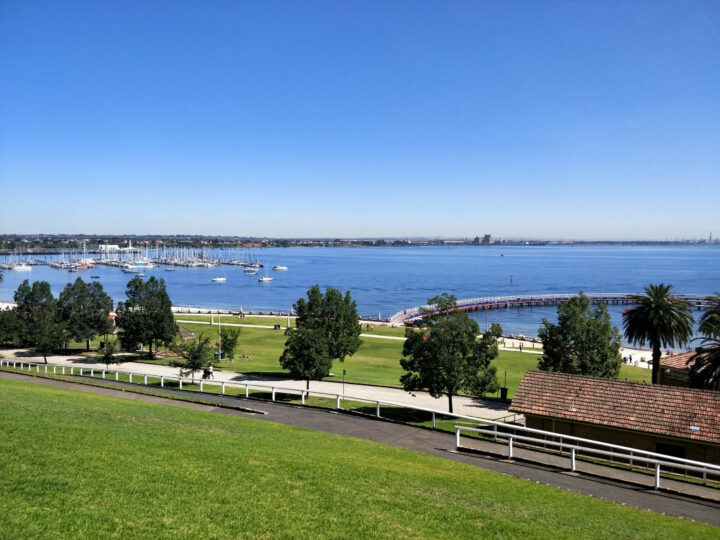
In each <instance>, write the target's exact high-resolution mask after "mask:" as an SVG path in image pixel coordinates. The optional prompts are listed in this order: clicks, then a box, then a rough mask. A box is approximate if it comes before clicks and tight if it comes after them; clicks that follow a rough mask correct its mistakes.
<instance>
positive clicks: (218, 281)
mask: <svg viewBox="0 0 720 540" xmlns="http://www.w3.org/2000/svg"><path fill="white" fill-rule="evenodd" d="M212 280H213V281H214V282H215V283H225V282H226V281H227V278H226V277H214V278H212Z"/></svg>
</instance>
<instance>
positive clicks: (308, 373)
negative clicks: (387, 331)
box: [280, 285, 360, 388]
mask: <svg viewBox="0 0 720 540" xmlns="http://www.w3.org/2000/svg"><path fill="white" fill-rule="evenodd" d="M293 309H294V310H295V312H296V314H297V319H296V323H295V326H296V327H295V328H288V329H287V330H286V331H285V336H286V341H285V350H284V351H283V354H282V356H281V357H280V365H281V366H283V368H285V369H288V370H289V371H290V373H291V374H292V375H293V376H294V377H297V378H300V379H305V380H306V381H307V384H308V388H309V387H310V379H318V380H319V379H323V378H324V377H327V376H328V374H329V373H330V369H331V368H332V362H333V360H339V361H340V362H344V361H345V358H347V357H348V356H352V355H353V354H354V353H355V351H357V349H358V347H359V346H360V324H359V323H358V314H357V305H356V303H355V301H354V300H353V299H352V297H351V296H350V292H346V293H345V296H343V294H342V293H341V292H340V291H338V290H337V289H333V288H331V287H328V288H327V289H326V290H325V294H323V292H322V291H321V290H320V287H319V286H318V285H315V286H313V287H312V288H310V290H308V292H307V300H305V299H304V298H300V299H299V300H298V301H297V302H296V303H295V304H294V305H293Z"/></svg>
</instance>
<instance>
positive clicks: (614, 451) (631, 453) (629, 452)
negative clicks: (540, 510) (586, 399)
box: [455, 420, 720, 489]
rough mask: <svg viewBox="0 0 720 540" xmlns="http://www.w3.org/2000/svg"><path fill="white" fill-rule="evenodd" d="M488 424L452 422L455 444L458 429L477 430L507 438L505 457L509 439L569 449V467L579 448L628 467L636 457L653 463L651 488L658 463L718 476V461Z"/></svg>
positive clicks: (510, 449) (657, 483) (510, 452)
mask: <svg viewBox="0 0 720 540" xmlns="http://www.w3.org/2000/svg"><path fill="white" fill-rule="evenodd" d="M487 423H488V424H490V425H493V429H487V428H473V427H469V426H455V447H456V449H457V450H459V449H461V448H462V445H461V444H460V434H461V432H462V431H470V432H473V433H480V434H482V435H488V436H492V437H494V439H495V441H497V440H498V439H507V440H508V458H509V459H512V457H513V441H524V442H530V443H535V444H542V445H545V446H548V445H549V446H551V447H555V448H559V449H560V450H563V449H569V450H570V451H571V456H570V470H571V471H573V472H574V471H575V470H576V463H575V461H576V455H577V452H579V451H582V452H584V453H587V454H595V455H599V456H608V457H610V458H623V459H627V460H628V461H629V463H630V467H632V465H633V463H634V462H636V461H640V462H644V463H646V464H648V465H654V466H655V489H659V488H660V470H661V466H664V467H669V468H682V469H684V470H686V471H693V472H699V473H702V480H703V483H705V482H706V481H707V476H708V474H711V475H713V476H718V477H720V465H715V464H712V463H705V462H703V461H695V460H692V459H685V458H679V457H675V456H668V455H666V454H658V453H655V452H650V451H648V450H641V449H639V448H631V447H628V446H622V445H617V444H612V443H606V442H602V441H595V440H592V439H584V438H582V437H575V436H574V435H563V434H561V433H555V432H552V431H543V430H540V429H533V428H527V427H524V426H523V427H518V426H511V427H512V429H514V430H515V431H518V430H519V431H521V432H525V433H536V434H540V435H544V436H545V437H552V438H558V439H560V440H559V441H553V440H548V439H547V438H542V439H540V438H538V437H529V436H527V435H518V434H517V433H506V432H502V431H499V430H498V429H497V427H498V422H494V421H492V420H488V421H487ZM501 425H502V427H503V428H507V427H508V426H507V424H501ZM567 441H573V442H574V443H576V444H569V443H568V442H567ZM579 443H586V444H591V445H594V446H601V447H604V448H609V449H610V450H601V449H600V448H592V447H589V446H582V445H581V444H579Z"/></svg>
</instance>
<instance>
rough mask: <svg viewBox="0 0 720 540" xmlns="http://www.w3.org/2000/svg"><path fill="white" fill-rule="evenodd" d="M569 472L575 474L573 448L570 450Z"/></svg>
mask: <svg viewBox="0 0 720 540" xmlns="http://www.w3.org/2000/svg"><path fill="white" fill-rule="evenodd" d="M570 470H571V471H572V472H575V447H574V446H573V447H572V448H571V449H570Z"/></svg>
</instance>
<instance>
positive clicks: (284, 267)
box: [273, 264, 287, 272]
mask: <svg viewBox="0 0 720 540" xmlns="http://www.w3.org/2000/svg"><path fill="white" fill-rule="evenodd" d="M273 270H275V271H276V272H279V271H283V270H287V266H282V265H279V264H276V265H275V266H273Z"/></svg>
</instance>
